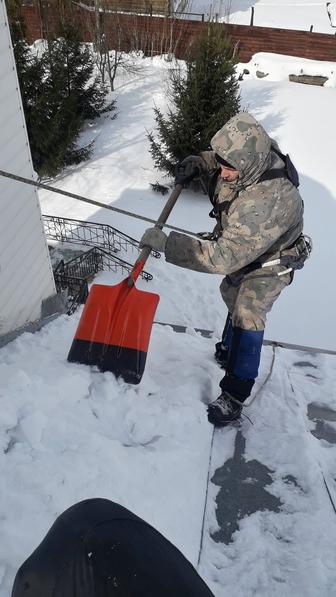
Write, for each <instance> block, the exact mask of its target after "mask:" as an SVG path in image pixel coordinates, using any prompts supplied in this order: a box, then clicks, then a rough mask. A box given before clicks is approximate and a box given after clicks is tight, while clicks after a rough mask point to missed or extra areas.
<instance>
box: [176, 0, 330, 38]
mask: <svg viewBox="0 0 336 597" xmlns="http://www.w3.org/2000/svg"><path fill="white" fill-rule="evenodd" d="M335 9H336V3H335V2H334V1H331V2H321V0H285V1H284V0H213V1H212V2H209V1H208V0H190V3H188V9H187V10H190V11H193V12H198V13H204V14H211V15H213V16H214V15H218V18H219V19H220V20H222V21H225V22H226V23H232V24H235V25H250V23H251V17H252V15H253V24H254V25H255V26H258V27H277V28H280V29H298V30H302V31H310V29H311V27H312V28H313V29H312V30H313V31H315V32H318V33H329V34H331V35H333V34H334V33H335V27H336V12H335ZM252 11H253V13H252Z"/></svg>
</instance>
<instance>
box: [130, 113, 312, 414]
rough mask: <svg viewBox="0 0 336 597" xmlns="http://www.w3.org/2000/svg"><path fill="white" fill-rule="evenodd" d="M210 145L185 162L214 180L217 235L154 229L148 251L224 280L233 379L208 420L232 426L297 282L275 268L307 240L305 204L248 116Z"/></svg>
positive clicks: (225, 339) (271, 144)
mask: <svg viewBox="0 0 336 597" xmlns="http://www.w3.org/2000/svg"><path fill="white" fill-rule="evenodd" d="M211 147H212V150H213V151H204V152H202V153H201V154H200V155H199V156H189V157H188V158H186V159H185V160H184V161H183V162H182V164H184V166H185V170H186V171H187V170H188V168H189V171H192V170H193V169H194V172H195V171H198V172H199V174H201V175H205V176H206V177H207V180H208V192H209V197H210V200H211V202H212V204H213V210H212V212H211V215H212V216H214V217H216V220H217V223H216V226H215V229H214V232H213V233H212V234H210V235H203V237H202V240H198V239H196V238H192V237H190V236H187V235H184V234H180V233H177V232H171V233H170V234H169V236H168V237H167V236H166V235H165V234H164V232H162V230H159V229H158V228H150V229H149V230H147V231H146V232H145V234H144V236H143V238H142V239H141V245H142V246H144V245H149V246H151V247H152V248H154V249H156V250H161V251H163V252H164V253H165V257H166V261H168V262H170V263H173V264H175V265H178V266H180V267H184V268H187V269H192V270H196V271H200V272H207V273H213V274H223V275H224V276H225V277H224V280H223V282H222V283H221V286H220V290H221V294H222V297H223V299H224V301H225V303H226V306H227V308H228V317H227V321H226V324H225V328H224V331H223V336H222V341H221V342H220V343H218V344H217V345H216V353H215V357H216V359H217V360H218V361H219V362H220V364H221V365H222V366H223V368H225V370H226V373H225V376H224V377H223V379H222V380H221V382H220V387H221V390H222V393H221V395H220V396H219V398H218V399H217V400H215V401H214V402H212V403H211V404H210V405H209V407H208V418H209V421H210V422H212V423H213V424H215V425H225V424H227V423H229V422H230V421H232V420H234V419H237V418H239V416H240V414H241V411H242V404H243V402H244V401H245V400H246V399H247V398H248V396H249V395H250V393H251V391H252V387H253V384H254V382H255V379H256V377H257V375H258V368H259V362H260V353H261V347H262V340H263V334H264V328H265V322H266V316H267V313H268V312H269V311H270V309H271V308H272V305H273V303H274V301H275V300H276V299H277V298H278V296H279V295H280V293H281V291H282V290H283V289H284V288H285V287H286V286H288V284H290V282H291V281H292V276H293V273H292V272H289V271H288V268H286V266H285V265H282V264H274V265H272V263H269V262H273V261H276V260H277V259H279V257H280V252H281V251H282V250H283V249H285V248H287V247H290V246H291V245H293V243H294V242H295V241H296V240H297V239H298V237H299V236H300V234H301V232H302V227H303V202H302V199H301V197H300V194H299V192H298V190H297V188H296V186H295V185H294V184H293V183H292V182H291V180H290V179H289V177H288V172H287V171H286V168H285V166H286V165H285V161H284V159H285V158H284V156H283V155H282V154H281V152H280V151H279V148H278V146H277V144H276V142H275V141H273V140H271V138H270V137H269V136H268V134H267V133H266V131H265V130H264V129H263V127H262V126H261V125H260V124H259V123H258V122H257V121H256V120H255V119H254V118H253V117H252V116H251V115H250V114H248V113H247V112H240V113H239V114H237V115H236V116H234V117H233V118H231V119H230V120H229V121H228V122H227V124H226V125H225V126H223V128H221V129H220V130H219V131H218V132H217V133H216V134H215V136H214V137H213V138H212V140H211ZM204 238H206V239H208V240H204Z"/></svg>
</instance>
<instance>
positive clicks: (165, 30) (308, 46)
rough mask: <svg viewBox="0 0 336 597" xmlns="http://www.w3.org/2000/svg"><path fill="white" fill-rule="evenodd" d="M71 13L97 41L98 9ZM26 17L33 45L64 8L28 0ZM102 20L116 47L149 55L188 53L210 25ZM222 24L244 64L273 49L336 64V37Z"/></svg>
mask: <svg viewBox="0 0 336 597" xmlns="http://www.w3.org/2000/svg"><path fill="white" fill-rule="evenodd" d="M113 1H114V0H113ZM71 15H72V18H74V19H75V22H76V23H81V24H82V31H83V40H84V41H93V35H94V23H95V13H94V10H93V9H92V8H91V9H90V8H89V7H88V8H83V5H81V4H77V5H76V4H75V5H73V8H72V12H71ZM22 16H23V18H24V21H25V25H26V32H27V39H28V41H29V42H30V43H31V42H33V41H34V40H35V39H38V38H41V37H42V36H46V35H47V34H50V33H53V32H56V31H57V28H58V23H59V10H58V5H56V4H55V3H54V2H53V1H50V2H42V0H39V1H38V0H36V3H35V1H34V2H32V3H31V4H24V5H23V6H22ZM101 21H102V27H103V30H104V32H105V34H106V37H107V39H108V43H109V46H110V48H111V49H114V48H116V47H120V48H121V49H123V50H125V51H127V50H130V49H138V50H143V51H144V52H145V53H147V54H160V53H163V52H167V51H174V53H175V55H176V56H177V58H184V57H185V55H186V50H187V48H188V46H189V45H190V43H191V42H192V41H193V40H194V39H195V38H196V37H197V36H199V35H200V33H201V32H202V31H203V29H204V27H206V23H205V22H202V21H200V20H189V19H186V18H183V19H181V18H172V17H159V16H146V15H138V14H125V13H123V12H117V11H112V12H104V13H101ZM222 27H223V30H225V31H226V33H227V34H228V35H229V37H230V38H231V41H232V44H233V45H234V47H235V48H236V52H237V54H238V56H239V59H240V61H242V62H248V61H249V60H250V59H251V57H252V56H253V54H255V53H256V52H273V53H277V54H285V55H290V56H299V57H302V58H310V59H313V60H329V61H334V62H336V36H335V35H328V34H324V33H314V32H307V31H294V30H290V29H275V28H269V27H258V26H247V25H231V24H223V25H222Z"/></svg>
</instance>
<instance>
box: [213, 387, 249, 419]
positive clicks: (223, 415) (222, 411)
mask: <svg viewBox="0 0 336 597" xmlns="http://www.w3.org/2000/svg"><path fill="white" fill-rule="evenodd" d="M242 410H243V405H242V403H240V402H239V400H236V399H235V398H233V396H232V395H231V394H229V392H222V394H221V395H220V396H219V397H218V398H217V400H215V401H214V402H211V403H210V404H209V406H208V421H209V423H212V424H213V425H215V427H224V426H225V425H229V423H231V422H232V421H236V420H237V419H239V418H240V415H241V412H242Z"/></svg>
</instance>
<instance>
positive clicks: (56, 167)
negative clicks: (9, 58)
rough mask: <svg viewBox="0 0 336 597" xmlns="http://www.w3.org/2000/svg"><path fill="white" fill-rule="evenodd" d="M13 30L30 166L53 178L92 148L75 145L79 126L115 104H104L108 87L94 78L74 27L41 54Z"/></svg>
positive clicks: (64, 29)
mask: <svg viewBox="0 0 336 597" xmlns="http://www.w3.org/2000/svg"><path fill="white" fill-rule="evenodd" d="M14 25H15V22H14ZM11 29H12V28H11ZM17 31H19V29H18V28H16V29H14V30H12V35H13V34H14V35H15V37H14V35H13V45H14V53H15V59H16V65H17V71H18V77H19V81H20V88H21V96H22V102H23V108H24V112H25V118H26V123H27V130H28V136H29V141H30V148H31V153H32V159H33V164H34V168H35V169H36V171H37V172H38V173H39V174H40V175H41V176H53V175H55V174H57V173H58V172H59V171H60V170H61V169H62V168H64V166H66V165H69V164H77V163H79V162H80V161H82V160H83V159H87V158H88V157H89V156H90V153H91V149H92V147H91V145H88V146H86V147H83V148H78V147H77V145H76V141H77V139H78V135H79V133H80V129H81V126H82V124H83V122H84V121H85V120H86V119H93V118H96V117H97V116H100V115H101V114H102V113H103V112H107V111H109V112H113V111H114V110H115V102H114V101H112V102H110V103H109V104H108V105H106V94H107V88H106V87H105V86H104V85H103V84H102V83H101V80H100V79H99V77H98V76H96V77H95V76H94V70H95V65H94V62H93V58H92V54H91V52H90V50H89V49H88V47H87V46H85V45H84V44H82V43H81V40H80V37H79V33H78V32H77V30H76V29H75V28H74V26H72V25H69V24H68V25H65V26H63V27H62V30H61V37H60V38H58V39H54V40H48V41H47V42H46V49H45V51H44V52H43V53H42V55H41V56H38V55H36V54H33V53H32V52H31V50H30V48H29V47H28V45H27V44H26V42H25V40H24V38H23V37H22V35H19V34H18V35H16V32H17ZM112 117H113V118H114V117H115V115H113V116H112Z"/></svg>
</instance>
